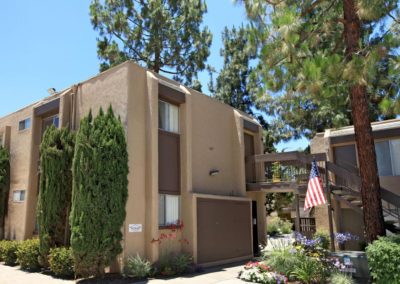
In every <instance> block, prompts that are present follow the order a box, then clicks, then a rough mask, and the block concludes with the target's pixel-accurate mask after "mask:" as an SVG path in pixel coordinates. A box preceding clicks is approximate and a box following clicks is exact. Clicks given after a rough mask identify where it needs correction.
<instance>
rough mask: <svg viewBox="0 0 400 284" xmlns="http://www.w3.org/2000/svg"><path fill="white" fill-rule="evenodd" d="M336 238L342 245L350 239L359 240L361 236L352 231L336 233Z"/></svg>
mask: <svg viewBox="0 0 400 284" xmlns="http://www.w3.org/2000/svg"><path fill="white" fill-rule="evenodd" d="M335 240H336V242H337V243H338V244H340V245H341V244H344V243H345V242H348V241H358V240H359V237H358V236H355V235H352V234H351V233H336V234H335Z"/></svg>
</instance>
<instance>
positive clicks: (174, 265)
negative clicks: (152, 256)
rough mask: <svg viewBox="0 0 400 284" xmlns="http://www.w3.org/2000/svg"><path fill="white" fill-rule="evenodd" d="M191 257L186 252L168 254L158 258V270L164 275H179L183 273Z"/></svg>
mask: <svg viewBox="0 0 400 284" xmlns="http://www.w3.org/2000/svg"><path fill="white" fill-rule="evenodd" d="M192 262H193V259H192V257H191V256H190V255H188V254H177V255H174V254H169V255H167V256H164V257H162V258H161V259H160V262H159V263H158V272H159V273H160V274H161V275H164V276H172V275H179V274H182V273H185V272H186V271H187V270H188V268H189V267H190V265H191V264H192Z"/></svg>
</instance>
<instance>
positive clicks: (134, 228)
mask: <svg viewBox="0 0 400 284" xmlns="http://www.w3.org/2000/svg"><path fill="white" fill-rule="evenodd" d="M128 230H129V233H140V232H142V224H129V225H128Z"/></svg>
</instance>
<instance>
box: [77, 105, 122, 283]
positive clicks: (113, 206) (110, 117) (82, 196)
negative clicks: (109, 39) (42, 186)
mask: <svg viewBox="0 0 400 284" xmlns="http://www.w3.org/2000/svg"><path fill="white" fill-rule="evenodd" d="M72 174H73V191H72V210H71V215H70V223H71V230H72V234H71V247H72V254H73V258H74V263H75V273H76V275H81V276H89V275H95V276H97V277H103V276H104V268H105V266H106V265H107V264H109V263H110V261H111V260H112V259H114V258H115V257H116V256H117V255H118V254H119V253H121V252H122V247H121V244H120V242H121V239H122V233H121V226H122V224H123V222H124V220H125V214H126V212H125V204H126V200H127V197H128V178H127V175H128V153H127V148H126V142H125V132H124V128H123V126H122V123H121V121H120V119H117V118H116V117H115V116H114V113H113V110H112V108H111V106H110V108H109V109H108V112H107V114H104V113H103V110H102V109H100V112H99V115H98V116H97V117H96V118H95V119H93V118H92V114H91V112H90V113H89V115H88V116H87V117H85V118H83V119H82V121H81V125H80V129H79V131H78V133H77V137H76V147H75V155H74V161H73V167H72Z"/></svg>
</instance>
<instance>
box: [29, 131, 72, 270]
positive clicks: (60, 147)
mask: <svg viewBox="0 0 400 284" xmlns="http://www.w3.org/2000/svg"><path fill="white" fill-rule="evenodd" d="M73 154H74V134H73V133H71V132H70V130H69V129H68V128H60V129H58V128H56V127H55V126H54V125H52V126H51V127H49V128H47V129H46V131H45V132H44V135H43V139H42V143H41V144H40V171H41V174H40V189H39V198H38V203H37V210H36V212H37V222H38V226H39V232H40V235H39V239H40V247H39V250H40V259H39V262H40V264H41V265H42V266H48V260H47V257H48V254H49V252H50V248H54V247H60V246H66V245H68V242H69V238H70V235H69V225H68V221H67V218H68V211H69V208H70V205H71V191H72V173H71V166H72V158H73Z"/></svg>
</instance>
